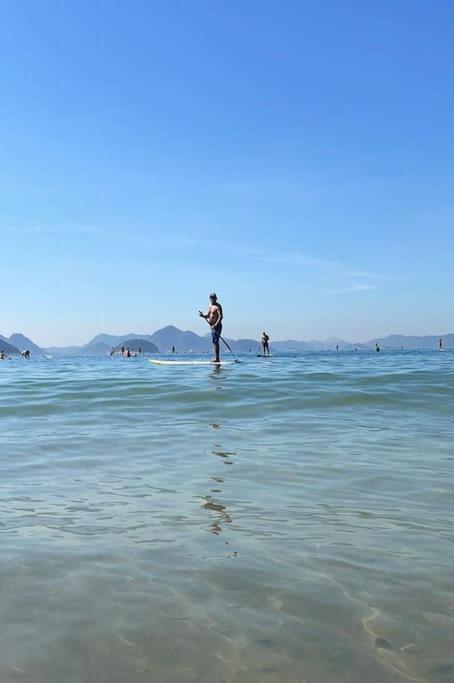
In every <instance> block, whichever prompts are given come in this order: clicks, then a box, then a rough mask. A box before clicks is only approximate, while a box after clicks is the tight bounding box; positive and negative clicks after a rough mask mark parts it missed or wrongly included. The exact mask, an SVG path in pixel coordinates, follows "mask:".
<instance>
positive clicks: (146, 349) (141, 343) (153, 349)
mask: <svg viewBox="0 0 454 683" xmlns="http://www.w3.org/2000/svg"><path fill="white" fill-rule="evenodd" d="M122 346H124V347H125V348H126V349H129V350H130V351H134V352H138V350H139V348H140V349H141V351H142V353H159V349H158V347H157V346H156V344H153V342H151V341H148V340H147V339H125V340H124V341H122V342H121V343H120V344H118V345H117V346H116V347H115V351H120V350H121V347H122Z"/></svg>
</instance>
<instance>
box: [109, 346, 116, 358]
mask: <svg viewBox="0 0 454 683" xmlns="http://www.w3.org/2000/svg"><path fill="white" fill-rule="evenodd" d="M114 353H115V349H114V347H113V346H112V348H111V350H110V355H111V356H113V355H114Z"/></svg>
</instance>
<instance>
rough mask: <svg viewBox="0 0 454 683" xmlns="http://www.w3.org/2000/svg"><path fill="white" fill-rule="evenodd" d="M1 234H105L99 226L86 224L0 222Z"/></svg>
mask: <svg viewBox="0 0 454 683" xmlns="http://www.w3.org/2000/svg"><path fill="white" fill-rule="evenodd" d="M0 232H13V233H18V234H24V233H25V234H37V235H42V234H48V235H55V234H58V235H60V234H67V233H68V234H72V233H76V234H80V233H82V234H88V235H99V234H102V233H103V232H104V229H103V228H101V227H99V226H97V225H84V224H80V225H78V224H61V225H45V224H36V225H33V224H31V223H9V222H5V223H3V222H1V220H0Z"/></svg>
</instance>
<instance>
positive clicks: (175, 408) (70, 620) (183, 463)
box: [0, 352, 454, 683]
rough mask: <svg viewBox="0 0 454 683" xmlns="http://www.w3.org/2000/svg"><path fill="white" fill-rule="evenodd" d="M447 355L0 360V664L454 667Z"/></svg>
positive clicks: (31, 672) (96, 675)
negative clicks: (205, 361) (219, 361)
mask: <svg viewBox="0 0 454 683" xmlns="http://www.w3.org/2000/svg"><path fill="white" fill-rule="evenodd" d="M453 414H454V353H452V352H445V353H444V354H439V353H381V354H375V353H357V354H355V353H339V354H334V353H331V354H315V353H314V354H310V355H305V356H298V357H296V356H294V357H282V358H271V359H258V358H257V359H256V358H251V359H245V362H244V363H242V364H241V365H233V366H228V367H225V368H211V367H203V366H199V367H179V368H169V367H158V366H152V365H151V364H150V363H148V362H147V361H146V360H145V359H122V358H113V359H111V358H108V359H107V358H106V359H104V358H103V359H98V358H93V359H90V358H81V359H78V358H76V359H73V358H72V359H63V360H32V361H30V362H25V361H19V360H17V361H8V362H4V363H2V364H0V474H1V499H0V504H1V516H0V534H1V535H0V538H1V549H2V552H1V554H0V610H1V612H0V614H1V623H2V631H1V636H0V681H1V682H2V683H4V682H8V681H17V680H20V681H29V682H33V683H41V682H42V683H63V682H64V683H89V682H90V683H91V682H94V681H96V682H97V683H104V682H106V683H107V682H108V683H120V682H121V683H124V682H126V681H128V683H136V682H139V681H153V683H161V682H162V683H170V682H172V683H174V682H175V683H177V682H178V683H185V682H186V681H187V682H192V681H194V682H195V681H197V682H198V683H205V682H206V683H218V682H219V683H221V682H228V683H237V682H238V683H252V682H260V683H262V682H263V683H276V682H284V681H285V682H286V683H302V682H303V681H305V682H306V683H362V682H364V681H367V683H401V682H402V681H421V682H423V681H429V682H432V681H433V682H441V683H444V682H448V681H449V682H452V681H453V680H454V649H453V642H454V569H453V568H454V543H453V541H454V530H453V518H454V420H453Z"/></svg>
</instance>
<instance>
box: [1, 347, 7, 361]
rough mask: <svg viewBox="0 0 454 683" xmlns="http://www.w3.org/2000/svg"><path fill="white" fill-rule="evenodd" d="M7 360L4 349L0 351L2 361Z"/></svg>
mask: <svg viewBox="0 0 454 683" xmlns="http://www.w3.org/2000/svg"><path fill="white" fill-rule="evenodd" d="M5 358H6V353H5V352H4V351H3V349H2V350H1V351H0V360H5Z"/></svg>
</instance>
